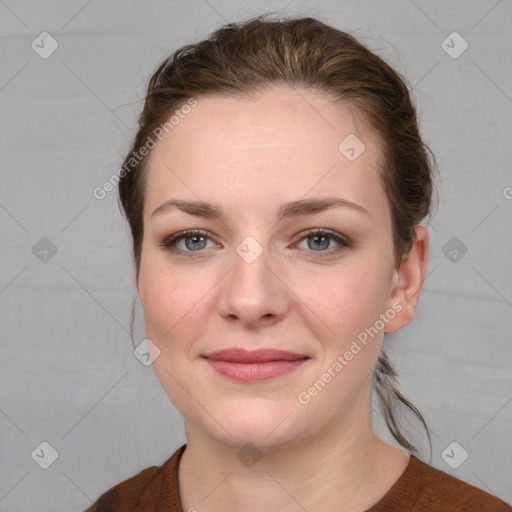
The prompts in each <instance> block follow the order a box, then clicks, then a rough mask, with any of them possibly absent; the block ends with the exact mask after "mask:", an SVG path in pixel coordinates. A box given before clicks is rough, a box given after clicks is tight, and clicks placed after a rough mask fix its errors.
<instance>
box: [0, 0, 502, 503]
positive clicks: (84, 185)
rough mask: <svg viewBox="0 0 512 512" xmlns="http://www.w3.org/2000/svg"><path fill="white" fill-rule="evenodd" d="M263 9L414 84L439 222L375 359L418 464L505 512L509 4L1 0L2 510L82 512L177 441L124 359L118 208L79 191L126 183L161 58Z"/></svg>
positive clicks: (160, 404)
mask: <svg viewBox="0 0 512 512" xmlns="http://www.w3.org/2000/svg"><path fill="white" fill-rule="evenodd" d="M267 10H272V11H281V12H283V13H290V14H307V15H312V16H319V17H321V19H323V20H324V21H326V22H330V23H332V24H334V25H335V26H337V27H338V28H340V29H343V30H348V31H351V32H352V33H353V34H354V35H355V36H356V37H359V38H360V40H361V41H362V42H363V43H365V44H367V45H368V46H370V48H372V49H373V50H375V51H377V53H379V55H381V56H382V57H384V58H385V59H387V60H388V62H390V63H391V64H392V65H393V66H395V68H396V69H397V70H398V71H400V72H401V73H403V74H404V75H405V76H406V78H407V79H408V80H409V82H410V83H411V85H412V86H414V95H415V97H416V101H417V104H418V108H419V113H420V116H421V120H422V128H423V133H424V135H425V138H426V140H427V142H428V143H429V144H430V146H431V148H432V150H433V151H434V152H435V154H436V156H437V158H438V161H439V165H440V171H441V176H442V180H441V181H440V182H439V184H438V197H439V208H438V210H437V213H436V215H435V216H434V217H433V220H432V222H431V223H430V224H429V231H430V235H431V257H430V262H429V267H428V277H427V279H426V282H425V290H424V292H423V294H422V298H421V300H420V304H419V308H418V311H417V315H416V317H415V319H414V321H413V323H412V324H411V325H409V326H408V327H407V328H405V329H404V330H403V331H401V332H399V333H398V334H396V335H393V336H389V337H387V338H386V344H387V345H388V346H389V350H390V353H391V356H392V358H393V360H394V361H395V362H396V365H397V367H398V370H399V372H400V382H401V385H402V390H403V391H404V392H405V394H406V395H407V396H408V397H409V398H410V399H411V400H412V401H413V402H414V403H415V404H416V405H417V406H418V407H419V408H420V410H421V411H422V412H423V413H424V415H425V417H426V419H427V422H428V424H429V426H430V427H431V429H432V432H431V435H432V440H433V453H432V459H429V456H430V454H429V450H428V445H427V444H425V443H424V441H425V439H424V438H421V434H420V433H421V431H420V430H419V429H416V430H414V429H412V428H411V432H412V433H413V434H414V433H417V435H418V438H417V439H419V441H421V442H420V444H422V447H423V451H422V456H423V459H424V460H426V461H427V462H428V461H429V460H430V462H431V464H432V465H434V466H435V467H437V468H439V469H441V470H443V471H446V472H448V473H450V474H453V475H455V476H456V477H458V478H461V479H463V480H466V481H467V482H470V483H472V484H473V485H476V486H478V487H481V488H483V489H485V490H487V491H488V492H491V493H494V494H496V495H498V496H500V497H501V498H502V499H504V500H506V501H508V502H512V485H511V480H512V447H511V442H510V439H511V436H510V434H511V424H512V403H511V401H512V394H511V385H510V377H511V372H510V362H511V355H512V344H511V336H510V328H511V323H510V320H511V312H512V309H511V308H512V305H511V302H512V279H511V277H512V276H511V273H512V270H511V268H512V267H511V255H512V254H511V253H512V239H511V236H510V233H511V230H510V226H511V222H510V221H511V217H512V199H510V198H511V196H512V189H511V188H507V187H512V175H511V172H510V162H511V161H512V144H511V142H512V139H511V131H512V130H511V124H512V123H511V119H512V117H511V114H512V70H511V67H510V63H511V62H512V32H511V31H510V20H511V15H512V2H511V1H510V0H501V1H497V0H488V1H472V2H468V1H451V2H446V1H444V0H443V1H440V0H437V1H428V2H427V1H420V0H415V2H412V1H407V0H396V1H386V2H383V1H377V0H374V1H366V2H361V1H357V2H356V1H340V0H337V1H334V0H333V1H322V2H320V1H318V2H305V1H300V0H295V1H293V2H290V1H289V0H286V1H272V2H269V1H259V2H235V1H231V0H230V1H228V0H224V1H221V0H209V1H208V2H207V1H206V0H197V1H190V2H185V1H175V2H171V1H154V0H153V1H146V2H133V1H130V2H128V1H120V0H117V1H109V2H100V1H98V0H92V1H86V0H74V1H69V0H68V1H36V0H32V1H15V0H4V1H2V0H0V31H1V35H2V44H1V55H0V64H1V78H0V103H1V111H0V116H1V120H2V122H1V124H0V130H1V132H0V145H1V146H0V155H1V188H0V220H1V241H2V247H1V271H0V320H1V357H0V365H1V366H0V368H1V372H0V376H1V388H0V436H1V437H0V441H1V444H0V460H1V468H0V510H1V511H8V512H18V511H20V512H21V511H36V510H37V511H39V512H46V511H48V512H50V511H52V512H53V511H71V510H74V511H81V510H83V509H85V508H86V507H87V506H89V505H90V504H91V502H92V501H94V500H96V498H97V497H98V496H99V495H100V494H101V493H103V492H104V491H106V490H107V489H109V488H111V487H112V486H113V485H115V484H117V483H118V482H120V481H121V480H123V479H125V478H128V477H130V476H133V475H134V474H136V473H138V472H139V471H140V470H142V469H143V468H145V467H147V466H151V465H159V464H161V463H162V462H163V461H164V460H166V459H167V458H168V457H169V456H170V455H171V453H172V452H173V451H174V450H176V449H177V448H178V447H179V446H181V444H183V443H184V442H185V441H186V439H185V435H184V429H183V421H182V418H181V416H180V415H179V414H178V413H177V411H176V410H175V409H174V407H173V406H172V404H171V403H170V402H169V400H168V399H167V397H166V396H165V394H164V392H163V390H162V389H161V388H160V385H159V383H158V381H157V379H156V377H155V376H154V374H153V370H152V368H151V367H146V366H144V365H142V364H141V363H140V362H139V361H138V360H137V359H136V358H135V357H134V355H133V352H132V351H133V347H132V341H131V339H130V335H129V320H130V312H131V305H132V302H133V299H134V296H135V293H136V290H135V286H134V277H133V269H132V263H131V254H130V240H129V238H128V231H127V227H126V226H125V225H124V221H123V219H122V217H121V215H120V213H119V211H118V209H117V196H116V192H115V191H114V192H111V193H110V194H108V195H107V197H106V198H105V199H103V200H101V201H100V200H97V199H95V198H94V197H93V195H92V191H93V189H94V188H95V187H97V186H101V185H102V184H103V183H104V182H105V180H107V179H108V178H109V177H110V176H111V175H112V174H113V173H115V172H116V171H117V170H118V169H119V167H120V165H121V163H122V157H123V156H124V154H125V152H127V151H128V149H129V143H130V142H131V138H132V136H133V135H134V133H135V131H134V126H135V123H136V118H137V115H138V113H139V111H140V108H141V106H142V105H141V99H142V98H143V95H144V91H145V84H146V83H147V81H148V80H149V77H150V76H151V74H152V72H153V71H154V70H155V69H156V66H157V64H159V63H160V61H161V59H163V58H164V57H165V56H167V55H168V54H169V53H171V52H172V51H173V50H175V49H176V48H177V47H178V46H180V45H182V44H186V43H189V42H193V41H197V40H199V39H201V38H203V37H204V36H206V35H207V34H208V33H209V32H210V31H212V30H214V29H215V28H217V27H218V26H220V25H221V24H224V23H226V22H228V21H237V20H239V19H241V18H245V17H248V16H251V15H254V14H258V13H262V12H265V11H267ZM43 31H47V32H49V33H50V34H51V36H52V37H53V38H54V39H55V40H56V41H57V42H58V44H59V46H58V49H57V50H56V51H55V52H54V53H53V54H52V55H51V56H49V57H48V58H46V59H43V58H42V57H40V56H39V54H38V53H36V52H35V51H34V50H33V49H32V48H31V43H32V41H34V40H35V39H36V38H37V37H38V36H39V34H41V32H43ZM453 31H457V32H458V33H460V35H461V36H462V37H463V38H464V39H465V40H466V41H467V42H468V44H469V47H468V49H467V50H466V51H465V52H464V53H462V54H461V55H460V56H458V58H453V56H450V55H448V53H446V51H445V50H444V49H443V47H442V46H441V43H442V41H443V40H445V39H446V37H447V36H448V35H449V34H451V33H452V32H453ZM37 41H40V38H39V39H37V40H36V42H37ZM460 44H461V40H458V41H456V42H454V43H450V45H451V46H454V49H453V51H456V50H457V49H460V48H461V46H460ZM45 47H46V48H48V46H45ZM43 237H47V238H48V239H49V240H51V242H52V243H53V244H54V245H55V248H56V250H57V252H56V253H55V254H52V252H51V251H50V252H48V253H47V254H46V256H45V255H44V253H42V252H41V250H43V249H44V244H47V245H48V242H47V241H46V242H45V241H43V242H39V245H36V244H37V243H38V241H40V239H41V238H43ZM453 237H456V240H455V242H454V241H452V242H449V241H450V239H452V238H453ZM447 243H448V245H446V244H447ZM454 243H455V244H458V246H459V247H457V246H452V245H450V244H454ZM41 244H42V246H41ZM462 244H463V245H462ZM34 246H36V249H34V250H33V247H34ZM463 246H464V247H466V248H467V253H466V254H464V256H463V257H462V258H461V257H460V256H461V255H462V252H461V250H460V248H461V247H463ZM41 247H43V249H41ZM454 248H455V250H456V251H457V256H456V259H457V261H451V259H450V258H452V259H454V258H455V253H453V252H452V254H451V255H450V251H453V249H454ZM38 251H39V252H38ZM448 256H450V258H449V257H448ZM138 312H139V314H138V315H137V318H136V324H137V326H136V329H135V331H136V333H135V338H136V339H138V340H142V339H143V338H144V326H143V319H142V317H141V314H140V309H138ZM376 428H377V430H378V431H380V432H381V433H382V435H383V436H384V437H386V434H385V432H384V431H383V430H382V425H381V424H380V423H379V418H378V416H377V417H376ZM43 441H46V442H48V443H50V445H51V446H53V447H54V449H55V450H56V451H57V453H58V458H57V459H56V460H55V462H54V463H53V464H52V465H51V466H50V467H48V469H42V468H41V467H40V466H39V465H38V464H36V462H35V461H34V460H33V458H32V457H31V453H32V452H33V451H34V450H36V449H37V448H38V446H39V445H40V443H41V442H43ZM453 441H456V442H457V443H459V444H460V446H461V447H463V449H465V450H466V451H467V452H468V453H469V457H468V459H467V460H466V461H465V462H464V463H463V464H461V465H460V466H459V467H458V468H457V469H454V468H451V467H450V466H449V465H448V464H447V463H446V462H445V460H443V458H442V457H441V453H442V452H443V450H444V449H445V448H446V447H447V446H448V445H449V444H450V443H452V442H453ZM457 450H459V452H457ZM454 453H455V456H456V457H459V456H460V453H461V452H460V449H459V448H456V450H455V452H454ZM46 454H48V451H47V452H46ZM45 456H46V455H45Z"/></svg>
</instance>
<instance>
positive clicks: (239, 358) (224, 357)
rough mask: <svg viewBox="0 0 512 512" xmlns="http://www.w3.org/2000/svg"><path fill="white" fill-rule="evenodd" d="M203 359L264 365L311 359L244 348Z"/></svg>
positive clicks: (274, 351) (298, 355) (231, 349)
mask: <svg viewBox="0 0 512 512" xmlns="http://www.w3.org/2000/svg"><path fill="white" fill-rule="evenodd" d="M203 357H206V358H207V359H213V360H217V361H232V362H236V363H262V362H265V361H295V360H297V359H306V358H309V357H308V356H305V355H304V354H296V353H294V352H287V351H285V350H275V349H259V350H253V351H251V352H249V351H248V350H244V349H242V348H227V349H224V350H219V351H217V352H211V353H210V354H205V355H203Z"/></svg>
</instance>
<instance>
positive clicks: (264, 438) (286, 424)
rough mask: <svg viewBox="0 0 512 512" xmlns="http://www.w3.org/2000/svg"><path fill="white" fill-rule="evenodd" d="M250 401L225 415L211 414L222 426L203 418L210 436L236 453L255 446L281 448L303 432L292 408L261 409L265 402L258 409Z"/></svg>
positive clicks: (266, 407) (270, 405) (275, 405)
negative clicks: (233, 449) (249, 445)
mask: <svg viewBox="0 0 512 512" xmlns="http://www.w3.org/2000/svg"><path fill="white" fill-rule="evenodd" d="M251 401H252V400H247V399H246V403H245V404H244V405H243V406H241V407H236V406H233V407H230V408H229V409H227V410H225V411H223V412H222V413H221V412H218V413H215V412H214V411H211V413H212V416H213V417H214V418H216V419H217V420H218V422H219V423H220V425H219V423H217V421H215V420H214V419H212V418H211V417H208V418H203V420H204V421H206V422H207V424H208V426H206V425H205V424H204V423H203V426H204V428H205V430H206V432H207V433H208V435H210V436H211V437H213V438H215V439H216V440H217V441H218V442H219V443H221V444H223V445H225V446H229V447H232V448H235V449H237V450H238V449H241V448H243V447H245V446H246V445H247V444H248V443H252V444H253V445H254V446H256V447H257V448H258V449H260V450H262V451H263V450H266V449H273V448H277V447H279V446H282V445H284V444H286V443H288V442H290V441H292V440H293V439H295V438H296V437H298V436H300V434H301V433H303V432H304V424H303V423H300V422H299V423H297V419H298V418H297V417H294V415H293V413H292V414H290V411H291V410H292V408H291V407H279V404H271V403H268V404H267V406H265V405H263V406H262V405H261V402H263V400H257V402H258V405H254V406H253V407H251V406H250V403H248V402H251ZM252 402H254V401H252ZM265 402H268V401H265ZM288 415H289V417H288V418H287V416H288ZM222 418H224V419H222ZM285 418H286V419H285ZM283 420H284V421H283ZM221 425H222V426H221ZM223 427H224V428H223ZM230 434H231V435H230Z"/></svg>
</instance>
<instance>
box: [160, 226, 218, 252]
mask: <svg viewBox="0 0 512 512" xmlns="http://www.w3.org/2000/svg"><path fill="white" fill-rule="evenodd" d="M209 238H210V237H209V236H208V234H207V233H206V232H205V231H198V230H193V229H191V230H187V231H183V232H181V233H175V234H174V235H171V236H170V237H168V238H166V239H165V240H164V242H163V243H162V244H160V245H162V246H164V247H165V248H166V249H167V250H169V251H171V252H176V251H181V252H196V251H200V250H201V249H204V248H205V242H206V240H207V239H209ZM183 239H184V240H185V247H186V248H187V250H184V249H180V248H177V247H176V244H177V243H178V242H179V241H181V240H183ZM189 240H191V242H190V243H188V242H189Z"/></svg>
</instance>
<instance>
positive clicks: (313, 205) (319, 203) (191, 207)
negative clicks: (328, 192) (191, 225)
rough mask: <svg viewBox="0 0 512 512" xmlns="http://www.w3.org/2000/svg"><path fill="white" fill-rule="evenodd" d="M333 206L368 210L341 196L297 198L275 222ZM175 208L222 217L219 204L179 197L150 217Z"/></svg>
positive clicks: (161, 206) (287, 205) (287, 204)
mask: <svg viewBox="0 0 512 512" xmlns="http://www.w3.org/2000/svg"><path fill="white" fill-rule="evenodd" d="M334 207H338V208H350V209H352V210H355V211H358V212H361V213H364V214H366V215H367V216H368V217H369V214H368V211H367V210H366V209H365V208H363V207H362V206H361V205H359V204H356V203H352V202H351V201H347V200H346V199H342V198H341V197H326V198H319V199H299V200H298V201H291V202H289V203H286V204H284V205H282V206H281V208H280V209H279V211H278V214H277V222H280V221H281V220H283V219H285V218H288V217H295V216H298V215H307V214H310V213H320V212H322V211H324V210H327V209H329V208H334ZM175 208H176V209H178V210H181V211H182V212H185V213H188V214H189V215H197V216H200V217H209V218H218V219H221V218H224V214H223V212H222V208H220V207H219V206H216V205H214V204H211V203H207V202H204V201H184V200H181V199H168V200H167V201H165V203H163V204H161V205H160V206H159V207H158V208H156V210H155V211H154V212H153V213H152V214H151V217H153V216H155V215H162V214H164V213H167V212H168V211H170V210H172V209H175Z"/></svg>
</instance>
